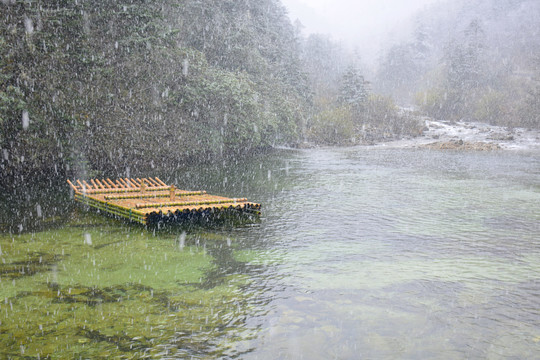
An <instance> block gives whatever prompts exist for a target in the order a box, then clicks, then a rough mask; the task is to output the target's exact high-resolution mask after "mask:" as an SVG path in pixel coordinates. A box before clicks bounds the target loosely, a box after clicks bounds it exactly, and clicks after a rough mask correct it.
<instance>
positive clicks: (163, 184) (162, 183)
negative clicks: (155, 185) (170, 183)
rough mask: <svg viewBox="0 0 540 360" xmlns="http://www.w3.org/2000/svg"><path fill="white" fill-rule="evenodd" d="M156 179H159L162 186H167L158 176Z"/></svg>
mask: <svg viewBox="0 0 540 360" xmlns="http://www.w3.org/2000/svg"><path fill="white" fill-rule="evenodd" d="M156 181H158V182H159V183H160V184H161V185H162V186H167V184H165V183H164V182H163V181H161V180H160V179H159V178H158V177H157V176H156Z"/></svg>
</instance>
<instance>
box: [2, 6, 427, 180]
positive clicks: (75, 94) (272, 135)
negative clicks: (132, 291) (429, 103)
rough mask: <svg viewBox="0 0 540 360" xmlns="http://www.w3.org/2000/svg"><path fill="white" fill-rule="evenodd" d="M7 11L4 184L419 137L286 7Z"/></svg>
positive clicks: (342, 54)
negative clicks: (280, 148) (279, 148)
mask: <svg viewBox="0 0 540 360" xmlns="http://www.w3.org/2000/svg"><path fill="white" fill-rule="evenodd" d="M0 7H1V11H0V14H1V15H0V25H1V26H0V66H1V72H0V148H1V151H2V153H1V154H0V155H1V156H0V158H1V160H0V167H1V172H2V174H1V175H2V176H1V177H2V183H7V182H8V180H11V181H13V180H18V181H25V179H28V178H29V177H35V176H41V177H46V178H53V177H58V178H63V177H65V176H86V174H87V173H88V172H95V171H98V172H105V173H108V174H110V175H111V176H124V175H130V173H131V174H134V173H144V172H148V171H152V169H155V168H160V167H161V168H163V167H170V166H175V165H178V164H182V165H185V164H190V163H197V162H200V161H207V160H211V159H216V158H220V157H223V156H230V155H238V154H242V153H244V152H250V151H254V150H257V149H265V148H269V147H272V146H275V145H289V146H297V145H299V144H301V143H304V142H306V141H307V142H312V143H313V142H315V143H326V144H340V143H350V142H354V141H364V140H373V139H375V138H385V137H392V136H399V135H401V134H404V133H407V132H411V131H409V130H408V129H406V126H404V125H403V124H405V123H407V121H405V122H403V121H402V120H403V119H402V117H401V116H399V115H397V111H396V109H395V107H394V105H393V104H392V102H391V101H390V100H389V99H386V98H381V97H376V96H373V95H372V94H371V91H370V85H369V84H368V83H367V82H366V81H365V80H364V78H363V76H362V75H361V73H360V72H359V70H358V67H357V66H355V65H354V64H355V61H354V59H352V58H351V57H350V56H349V55H347V53H346V52H345V51H343V50H342V49H340V48H339V46H338V45H337V44H336V43H334V42H332V41H331V40H329V39H328V38H325V37H324V36H319V35H312V36H310V37H309V38H307V39H306V38H303V37H302V36H301V34H300V29H299V25H297V26H293V25H292V24H291V22H290V20H289V19H288V17H287V13H286V10H285V9H284V7H283V6H282V5H281V3H280V2H279V1H278V0H242V1H238V0H227V1H213V0H190V1H178V0H157V1H156V0H152V1H150V0H120V1H101V0H78V1H74V0H47V1H44V0H24V1H23V0H3V1H2V2H1V3H0ZM380 114H382V116H379V115H380ZM381 119H382V120H381ZM411 124H412V123H411ZM413 125H414V126H412V128H413V131H412V132H415V133H417V132H418V128H417V127H418V126H417V124H416V123H414V124H413Z"/></svg>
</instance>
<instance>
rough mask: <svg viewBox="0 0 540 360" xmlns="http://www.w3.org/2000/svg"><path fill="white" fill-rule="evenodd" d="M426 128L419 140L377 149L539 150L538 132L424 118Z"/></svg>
mask: <svg viewBox="0 0 540 360" xmlns="http://www.w3.org/2000/svg"><path fill="white" fill-rule="evenodd" d="M425 125H426V127H425V129H424V132H423V134H422V135H421V136H419V137H416V138H408V139H402V140H396V141H391V142H388V143H381V144H378V145H376V146H384V147H404V148H428V149H435V150H464V151H496V150H537V151H540V130H537V129H523V128H507V127H502V126H494V125H488V124H483V123H476V122H463V121H459V122H454V121H435V120H431V119H425Z"/></svg>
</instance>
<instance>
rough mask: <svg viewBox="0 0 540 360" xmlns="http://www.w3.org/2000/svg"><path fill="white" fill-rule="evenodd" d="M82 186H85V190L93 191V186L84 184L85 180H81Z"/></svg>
mask: <svg viewBox="0 0 540 360" xmlns="http://www.w3.org/2000/svg"><path fill="white" fill-rule="evenodd" d="M83 184H84V186H86V190H93V188H94V187H93V186H92V185H90V184H89V183H87V182H86V180H83Z"/></svg>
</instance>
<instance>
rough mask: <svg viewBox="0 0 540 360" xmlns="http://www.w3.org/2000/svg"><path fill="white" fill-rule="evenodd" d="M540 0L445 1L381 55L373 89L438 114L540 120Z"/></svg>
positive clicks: (539, 123) (530, 123) (538, 123)
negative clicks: (408, 36)
mask: <svg viewBox="0 0 540 360" xmlns="http://www.w3.org/2000/svg"><path fill="white" fill-rule="evenodd" d="M538 19H540V2H538V1H536V0H512V1H493V0H480V1H473V2H471V1H466V0H459V1H444V2H439V3H435V4H434V5H432V6H431V7H429V8H427V9H425V10H424V11H422V12H421V13H419V14H418V16H417V17H416V19H415V23H414V31H413V34H412V35H411V37H410V39H409V40H408V41H405V42H403V41H400V42H398V43H396V44H393V45H392V46H390V47H389V48H388V50H387V51H386V53H385V54H384V55H383V56H382V58H381V61H380V64H379V71H378V76H377V81H376V82H375V84H376V87H377V90H378V91H381V92H384V93H386V94H389V95H392V96H393V97H394V98H396V99H397V100H398V101H399V102H400V103H403V104H413V103H414V104H416V105H417V106H418V108H419V109H421V110H422V111H423V112H425V113H426V114H428V115H430V116H433V117H435V118H439V119H449V120H456V119H465V120H477V121H482V122H488V123H492V124H497V125H507V126H524V127H532V128H538V127H540V118H539V112H538V109H539V107H540V105H539V103H540V83H539V79H540V28H539V26H538Z"/></svg>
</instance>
